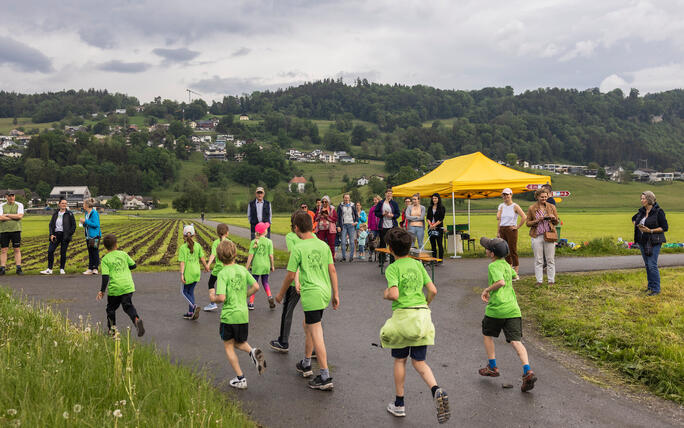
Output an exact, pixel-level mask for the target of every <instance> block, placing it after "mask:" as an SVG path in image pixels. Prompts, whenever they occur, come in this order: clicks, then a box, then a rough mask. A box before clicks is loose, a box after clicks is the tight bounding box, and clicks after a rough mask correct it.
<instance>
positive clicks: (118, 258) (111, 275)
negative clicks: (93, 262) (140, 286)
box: [97, 234, 145, 337]
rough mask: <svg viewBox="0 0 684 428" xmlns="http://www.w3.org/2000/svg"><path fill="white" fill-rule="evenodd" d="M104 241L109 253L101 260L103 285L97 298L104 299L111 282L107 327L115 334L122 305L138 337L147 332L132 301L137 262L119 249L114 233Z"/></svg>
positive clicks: (108, 294) (108, 297) (108, 296)
mask: <svg viewBox="0 0 684 428" xmlns="http://www.w3.org/2000/svg"><path fill="white" fill-rule="evenodd" d="M103 242H104V246H105V248H106V249H107V254H106V255H105V256H104V257H102V261H101V262H100V263H101V265H102V286H101V287H100V291H99V292H98V293H97V300H102V297H104V292H105V289H106V288H107V284H108V283H109V292H108V293H107V327H108V329H109V332H110V334H115V332H116V330H115V329H116V310H117V308H118V307H119V305H121V306H122V307H123V310H124V312H126V313H127V314H128V316H129V317H130V318H131V321H133V324H135V328H136V329H137V330H138V337H140V336H142V335H143V334H145V327H143V322H142V319H140V317H139V316H138V312H137V311H136V310H135V306H133V301H132V297H133V292H134V291H135V285H134V284H133V276H132V275H131V270H133V269H135V268H136V266H135V262H134V261H133V259H131V258H130V256H129V255H128V254H126V253H124V252H123V251H120V250H118V249H117V248H118V247H117V245H116V236H114V235H112V234H109V235H106V236H105V237H104V240H103Z"/></svg>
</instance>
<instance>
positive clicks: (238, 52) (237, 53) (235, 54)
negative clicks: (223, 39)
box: [230, 46, 252, 58]
mask: <svg viewBox="0 0 684 428" xmlns="http://www.w3.org/2000/svg"><path fill="white" fill-rule="evenodd" d="M250 52H252V50H251V49H250V48H246V47H244V46H243V47H241V48H240V49H238V50H236V51H235V52H233V53H232V54H230V56H231V57H233V58H235V57H238V56H245V55H247V54H249V53H250Z"/></svg>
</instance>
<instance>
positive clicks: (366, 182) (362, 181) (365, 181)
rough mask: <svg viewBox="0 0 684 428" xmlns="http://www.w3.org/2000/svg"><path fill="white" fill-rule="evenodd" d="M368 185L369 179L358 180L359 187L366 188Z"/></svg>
mask: <svg viewBox="0 0 684 428" xmlns="http://www.w3.org/2000/svg"><path fill="white" fill-rule="evenodd" d="M366 184H368V179H367V178H366V177H361V178H359V179H358V180H356V185H357V186H365V185H366Z"/></svg>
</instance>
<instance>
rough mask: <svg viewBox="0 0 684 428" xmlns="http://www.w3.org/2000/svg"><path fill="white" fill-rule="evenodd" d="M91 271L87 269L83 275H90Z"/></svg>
mask: <svg viewBox="0 0 684 428" xmlns="http://www.w3.org/2000/svg"><path fill="white" fill-rule="evenodd" d="M92 274H93V271H92V270H90V269H88V270H87V271H85V272H83V275H92Z"/></svg>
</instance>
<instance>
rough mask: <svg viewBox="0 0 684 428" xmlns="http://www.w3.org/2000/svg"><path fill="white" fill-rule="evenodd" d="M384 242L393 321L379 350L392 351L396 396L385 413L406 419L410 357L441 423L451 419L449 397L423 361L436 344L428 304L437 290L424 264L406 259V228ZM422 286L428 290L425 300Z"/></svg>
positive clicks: (387, 296)
mask: <svg viewBox="0 0 684 428" xmlns="http://www.w3.org/2000/svg"><path fill="white" fill-rule="evenodd" d="M385 239H386V241H387V245H388V247H389V250H390V253H391V254H392V255H394V258H395V261H394V262H393V263H392V264H390V265H389V266H388V267H387V270H386V271H385V278H387V288H386V289H385V291H384V293H383V298H385V299H387V300H391V301H392V318H390V319H388V320H387V322H385V325H384V326H383V327H382V329H381V330H380V340H381V343H382V347H383V348H391V349H392V357H393V358H394V385H395V389H396V397H395V399H394V402H391V403H389V404H388V405H387V411H388V412H390V413H391V414H393V415H394V416H399V417H403V416H406V407H405V405H404V380H405V379H406V360H407V359H408V357H409V355H410V356H411V363H412V365H413V368H414V369H416V371H417V372H418V374H419V375H420V377H421V378H423V380H424V381H425V383H426V384H427V386H428V387H429V388H430V392H431V393H432V398H433V399H434V402H435V406H436V408H437V421H438V422H439V423H440V424H442V423H444V422H446V421H448V420H449V417H450V416H451V413H450V412H449V398H448V396H447V393H446V392H445V391H444V390H443V389H442V388H440V387H439V386H438V385H437V381H436V380H435V376H434V375H433V374H432V370H431V369H430V366H428V365H427V363H426V362H425V359H426V357H427V347H428V345H434V344H435V326H434V325H433V324H432V318H431V315H430V309H429V307H428V305H429V304H430V303H431V302H432V300H433V299H434V298H435V295H436V294H437V288H436V287H435V284H433V283H432V281H431V280H430V276H429V275H428V273H427V271H425V267H424V266H423V264H422V263H421V262H420V261H418V260H415V259H412V258H411V257H409V251H410V250H411V244H412V243H413V237H412V236H411V234H410V233H409V232H408V231H407V230H406V229H403V228H399V227H395V228H393V229H390V230H389V231H388V232H387V235H386V238H385ZM423 287H425V288H427V299H426V298H425V295H424V294H423Z"/></svg>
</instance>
